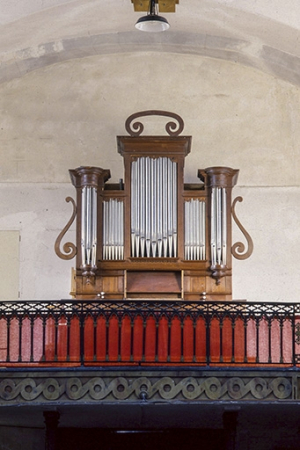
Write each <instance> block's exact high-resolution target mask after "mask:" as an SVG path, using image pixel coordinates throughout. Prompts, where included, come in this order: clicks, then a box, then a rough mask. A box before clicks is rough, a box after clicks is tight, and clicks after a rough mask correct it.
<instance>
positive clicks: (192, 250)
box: [184, 199, 206, 261]
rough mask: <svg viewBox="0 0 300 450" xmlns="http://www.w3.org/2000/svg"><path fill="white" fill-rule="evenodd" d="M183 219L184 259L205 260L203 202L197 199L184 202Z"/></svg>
mask: <svg viewBox="0 0 300 450" xmlns="http://www.w3.org/2000/svg"><path fill="white" fill-rule="evenodd" d="M184 217H185V223H184V228H185V233H184V253H185V259H186V260H198V261H201V260H205V258H206V251H205V236H206V232H205V202H204V201H203V200H199V199H191V200H188V201H185V203H184Z"/></svg>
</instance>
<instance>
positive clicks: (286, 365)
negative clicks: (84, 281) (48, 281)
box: [0, 300, 300, 449]
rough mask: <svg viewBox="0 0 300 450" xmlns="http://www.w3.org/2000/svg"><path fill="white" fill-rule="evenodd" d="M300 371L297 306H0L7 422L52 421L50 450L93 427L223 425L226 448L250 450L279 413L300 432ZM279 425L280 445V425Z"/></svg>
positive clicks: (1, 408)
mask: <svg viewBox="0 0 300 450" xmlns="http://www.w3.org/2000/svg"><path fill="white" fill-rule="evenodd" d="M299 367H300V307H299V305H298V304H291V303H280V304H279V303H247V302H211V301H208V302H195V303H193V302H184V301H107V300H103V301H92V300H90V301H78V300H61V301H27V302H17V301H14V302H3V303H1V305H0V423H1V424H5V425H7V426H8V427H11V426H14V427H15V425H16V423H17V424H18V426H21V427H25V428H26V427H29V428H32V429H35V428H36V427H37V428H39V429H43V427H44V418H45V423H46V430H47V431H46V436H48V437H46V441H47V442H48V444H47V445H48V447H46V448H55V449H57V448H58V449H60V448H61V447H55V446H54V443H53V442H52V444H51V445H53V447H49V445H50V444H49V442H50V441H51V439H52V438H51V436H54V434H55V433H57V432H58V430H59V429H60V428H61V431H60V433H61V434H60V436H61V439H62V438H63V437H64V436H65V435H66V433H67V431H68V429H71V435H72V436H73V434H74V430H76V429H85V428H88V429H90V427H91V426H92V427H94V430H96V431H97V430H98V431H97V433H98V434H99V433H100V431H99V430H102V432H103V433H104V434H103V436H104V435H105V432H106V434H107V433H109V431H107V430H109V429H111V430H143V431H145V430H146V431H147V430H163V429H168V428H172V429H177V428H180V429H190V428H191V429H192V428H193V427H194V428H195V429H202V430H204V431H205V430H206V431H205V433H206V435H207V436H208V435H209V436H215V430H217V431H218V433H219V434H218V435H219V436H223V438H224V439H223V438H222V439H223V440H224V441H226V442H227V444H226V445H227V446H226V449H228V448H230V449H235V448H248V447H246V445H247V444H246V443H245V442H244V443H242V444H241V443H240V447H235V444H234V441H235V440H236V439H237V441H240V442H243V441H242V431H241V430H252V431H251V432H253V430H256V431H255V433H259V432H260V430H261V429H269V427H270V423H269V422H268V420H270V421H272V424H273V422H274V423H279V422H280V421H282V420H283V417H284V420H285V421H286V422H287V423H288V427H289V429H293V430H297V427H298V419H297V414H296V412H297V408H298V406H299V399H300V377H299ZM258 417H259V418H260V419H259V425H257V423H256V422H257V418H258ZM237 418H238V423H239V424H238V425H237V424H236V421H237ZM58 423H59V428H58ZM232 424H235V425H234V427H233V425H232ZM272 426H273V425H272ZM232 427H233V428H232ZM105 430H106V431H105ZM207 430H208V431H207ZM272 430H273V431H272V433H273V434H274V442H280V433H281V431H280V430H282V429H279V430H277V429H275V428H273V429H272ZM96 431H95V433H96ZM204 431H203V433H204ZM64 433H65V434H64ZM88 433H89V431H88V432H87V433H86V434H84V436H85V439H86V436H87V435H88ZM97 433H96V434H97ZM207 433H208V434H207ZM209 433H210V434H209ZM222 433H223V434H222ZM249 433H250V431H249ZM276 433H277V434H276ZM295 433H296V431H295ZM98 434H97V436H98ZM101 436H102V435H101ZM103 436H102V438H103ZM53 439H54V438H53ZM228 442H229V443H230V442H231V444H230V445H231V446H230V445H229V444H228ZM222 445H223V444H222ZM222 445H221V444H218V446H216V447H212V448H225V447H224V446H222ZM297 445H298V441H297ZM80 448H85V447H84V446H82V447H80ZM291 448H292V447H291ZM293 448H294V447H293ZM297 448H299V447H297Z"/></svg>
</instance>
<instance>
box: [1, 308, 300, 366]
mask: <svg viewBox="0 0 300 450" xmlns="http://www.w3.org/2000/svg"><path fill="white" fill-rule="evenodd" d="M298 363H300V305H298V304H294V303H252V302H249V303H248V302H210V301H207V302H184V301H141V300H139V301H104V300H103V301H100V300H99V301H92V300H91V301H75V300H61V301H22V302H21V301H19V302H18V301H7V302H2V303H1V304H0V366H18V365H20V366H24V365H25V366H27V365H29V366H30V365H33V366H49V365H50V366H60V365H63V366H65V365H66V366H81V365H85V366H93V365H98V366H99V365H203V366H208V365H210V366H224V365H234V366H241V367H243V366H246V367H249V366H260V365H263V366H266V365H271V366H285V367H286V366H290V367H292V366H296V365H297V364H298Z"/></svg>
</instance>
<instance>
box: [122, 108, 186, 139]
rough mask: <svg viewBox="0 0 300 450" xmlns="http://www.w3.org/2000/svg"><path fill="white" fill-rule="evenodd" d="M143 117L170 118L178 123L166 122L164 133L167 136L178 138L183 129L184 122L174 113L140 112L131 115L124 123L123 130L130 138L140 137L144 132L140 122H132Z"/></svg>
mask: <svg viewBox="0 0 300 450" xmlns="http://www.w3.org/2000/svg"><path fill="white" fill-rule="evenodd" d="M145 116H165V117H171V118H173V119H174V120H176V121H177V122H178V123H175V122H172V121H170V122H168V123H167V124H166V127H165V129H166V132H167V133H168V135H169V136H178V135H179V134H180V133H182V131H183V128H184V122H183V120H182V118H181V117H180V116H179V115H178V114H175V113H171V112H168V111H158V110H149V111H141V112H138V113H135V114H132V115H131V116H129V117H128V119H127V120H126V122H125V128H126V131H127V132H128V134H129V135H130V136H135V137H136V136H140V135H141V134H142V132H143V131H144V125H143V124H142V123H141V122H134V123H133V124H132V123H131V122H133V121H134V120H135V119H137V118H138V117H145Z"/></svg>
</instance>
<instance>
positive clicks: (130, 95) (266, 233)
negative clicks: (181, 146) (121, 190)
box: [0, 52, 300, 301]
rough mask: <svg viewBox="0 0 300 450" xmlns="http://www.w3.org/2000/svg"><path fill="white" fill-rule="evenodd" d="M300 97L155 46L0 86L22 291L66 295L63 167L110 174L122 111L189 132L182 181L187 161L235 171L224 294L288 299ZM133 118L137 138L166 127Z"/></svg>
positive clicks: (6, 219)
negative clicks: (229, 289)
mask: <svg viewBox="0 0 300 450" xmlns="http://www.w3.org/2000/svg"><path fill="white" fill-rule="evenodd" d="M299 100H300V89H299V88H298V87H297V86H293V85H291V84H289V83H287V82H285V81H283V80H279V79H277V78H275V77H272V76H270V75H267V74H264V73H262V72H260V71H258V70H255V69H252V68H250V67H245V66H242V65H239V64H235V63H233V62H228V61H222V60H215V59H212V58H206V57H202V56H198V55H191V54H171V53H158V52H140V53H122V54H112V55H97V56H90V57H86V58H82V59H73V60H68V61H65V62H61V63H57V64H54V65H49V66H46V67H43V68H40V69H39V70H36V71H32V72H30V73H28V74H27V75H25V76H23V77H22V78H15V79H13V80H11V81H9V82H6V83H2V84H1V85H0V145H1V147H0V230H18V231H20V236H21V242H20V268H19V270H20V276H19V291H20V296H21V298H22V299H57V298H67V297H68V293H69V290H70V276H71V275H70V269H71V266H72V261H71V262H65V261H61V260H60V259H58V258H57V256H56V255H55V254H54V250H53V246H54V241H55V238H56V236H57V235H58V233H59V232H60V231H61V229H62V228H63V227H64V225H65V224H66V222H67V221H68V219H69V217H70V215H71V211H70V208H71V207H70V205H68V204H66V203H65V202H64V199H65V197H66V196H67V195H72V196H74V195H75V190H74V188H73V187H72V186H71V183H70V182H69V176H68V169H70V168H75V167H78V166H80V165H94V166H100V167H103V168H105V169H110V170H111V174H112V179H111V181H118V180H119V178H122V177H123V160H122V157H121V156H120V155H119V154H118V153H117V148H116V136H117V135H124V134H126V132H125V128H124V123H125V120H126V118H127V117H128V116H129V115H130V114H132V113H134V112H137V111H142V110H147V109H160V110H168V111H172V112H176V113H177V114H179V115H180V116H182V117H183V119H184V121H185V130H184V132H183V134H185V135H191V136H192V137H193V139H192V151H191V154H190V155H189V156H188V157H187V158H186V168H185V181H186V182H197V177H196V175H197V170H198V168H205V167H210V166H214V165H224V166H230V167H233V168H237V169H240V176H239V181H238V187H237V188H235V190H234V196H235V195H242V196H243V197H244V202H243V203H241V204H239V205H238V208H237V211H238V215H239V217H240V219H241V221H242V223H243V225H244V226H245V227H246V229H247V231H248V232H249V233H250V235H251V236H252V238H253V241H254V246H255V248H254V253H253V255H252V257H251V259H249V260H246V261H237V262H235V263H234V273H233V291H234V298H243V299H248V300H253V301H258V300H269V301H275V300H276V301H296V300H297V299H298V298H299V294H300V287H299V286H298V285H297V284H296V283H295V281H296V280H297V279H298V276H299V269H298V266H297V258H298V248H299V242H300V232H299V231H298V227H297V225H298V223H299V219H300V206H299V201H298V196H299V191H300V175H299V162H300V155H299V142H300V139H299V138H300V130H299V127H298V123H299V119H300V108H299V104H300V102H299ZM144 123H145V125H147V126H145V132H144V134H165V131H164V124H165V122H164V119H162V118H158V119H156V118H151V120H150V119H149V120H148V121H147V120H144ZM67 240H74V230H71V232H70V233H69V235H68V236H67ZM236 240H242V236H241V235H240V233H239V232H238V231H237V230H234V242H235V241H236ZM1 276H3V274H2V275H1Z"/></svg>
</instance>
